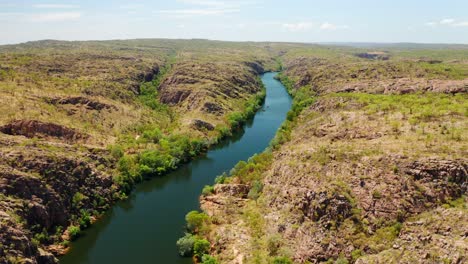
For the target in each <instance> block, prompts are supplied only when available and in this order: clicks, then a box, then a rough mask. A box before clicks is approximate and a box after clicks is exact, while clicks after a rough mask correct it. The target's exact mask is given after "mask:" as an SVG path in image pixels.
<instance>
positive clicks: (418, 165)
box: [405, 158, 468, 192]
mask: <svg viewBox="0 0 468 264" xmlns="http://www.w3.org/2000/svg"><path fill="white" fill-rule="evenodd" d="M405 172H406V173H407V174H409V175H411V176H413V177H414V178H415V179H416V180H424V181H428V182H429V181H434V180H443V181H448V182H453V183H456V184H459V185H461V186H462V187H463V188H465V192H466V191H468V190H467V189H466V187H467V184H468V164H467V163H466V161H463V160H446V159H436V158H432V159H431V158H428V159H421V160H416V161H414V162H412V163H410V164H408V165H407V166H406V168H405Z"/></svg>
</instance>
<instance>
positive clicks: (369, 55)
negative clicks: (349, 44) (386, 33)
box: [356, 52, 390, 60]
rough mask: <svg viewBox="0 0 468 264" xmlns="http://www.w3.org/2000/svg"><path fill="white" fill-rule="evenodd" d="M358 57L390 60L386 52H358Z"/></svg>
mask: <svg viewBox="0 0 468 264" xmlns="http://www.w3.org/2000/svg"><path fill="white" fill-rule="evenodd" d="M356 56H357V57H359V58H363V59H370V60H389V59H390V56H389V55H388V54H387V53H385V52H363V53H357V54H356Z"/></svg>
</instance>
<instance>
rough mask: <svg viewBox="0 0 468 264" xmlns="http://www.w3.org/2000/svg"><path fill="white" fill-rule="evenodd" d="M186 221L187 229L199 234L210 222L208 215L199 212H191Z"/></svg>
mask: <svg viewBox="0 0 468 264" xmlns="http://www.w3.org/2000/svg"><path fill="white" fill-rule="evenodd" d="M185 221H186V222H187V229H188V230H189V231H191V232H194V233H197V232H199V231H200V230H201V229H202V228H203V226H204V225H205V224H206V223H207V222H208V215H206V214H205V213H199V212H198V211H191V212H189V213H188V214H187V215H186V216H185Z"/></svg>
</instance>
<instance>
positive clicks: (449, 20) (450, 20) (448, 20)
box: [439, 18, 455, 25]
mask: <svg viewBox="0 0 468 264" xmlns="http://www.w3.org/2000/svg"><path fill="white" fill-rule="evenodd" d="M454 22H455V19H453V18H446V19H442V20H441V21H439V24H441V25H451V24H453V23H454Z"/></svg>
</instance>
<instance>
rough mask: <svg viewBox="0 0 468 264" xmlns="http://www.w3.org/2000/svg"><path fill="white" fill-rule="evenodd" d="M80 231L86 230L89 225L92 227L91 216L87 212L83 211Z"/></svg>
mask: <svg viewBox="0 0 468 264" xmlns="http://www.w3.org/2000/svg"><path fill="white" fill-rule="evenodd" d="M79 223H80V229H85V228H87V227H88V226H89V225H91V216H90V215H89V213H88V212H87V211H86V210H81V217H80V221H79Z"/></svg>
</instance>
